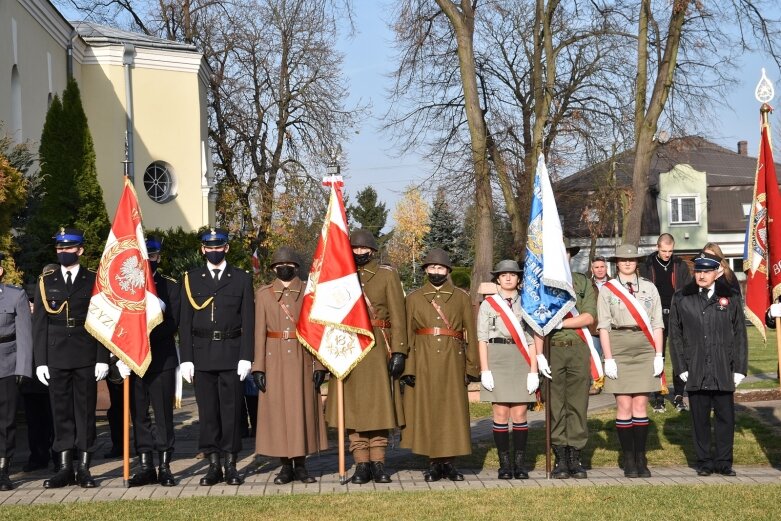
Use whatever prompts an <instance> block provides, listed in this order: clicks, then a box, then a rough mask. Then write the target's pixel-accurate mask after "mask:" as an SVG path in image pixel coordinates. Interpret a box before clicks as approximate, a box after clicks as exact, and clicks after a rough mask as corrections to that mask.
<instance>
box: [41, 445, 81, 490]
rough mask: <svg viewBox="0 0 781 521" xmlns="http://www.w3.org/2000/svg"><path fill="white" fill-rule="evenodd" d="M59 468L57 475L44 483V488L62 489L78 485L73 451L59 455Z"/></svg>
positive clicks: (66, 451) (65, 451)
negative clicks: (74, 473)
mask: <svg viewBox="0 0 781 521" xmlns="http://www.w3.org/2000/svg"><path fill="white" fill-rule="evenodd" d="M57 467H58V470H57V473H56V474H54V476H52V477H51V478H49V479H47V480H46V481H44V482H43V488H62V487H66V486H68V485H75V484H76V478H75V477H74V475H73V449H71V450H64V451H62V452H60V453H59V458H58V459H57Z"/></svg>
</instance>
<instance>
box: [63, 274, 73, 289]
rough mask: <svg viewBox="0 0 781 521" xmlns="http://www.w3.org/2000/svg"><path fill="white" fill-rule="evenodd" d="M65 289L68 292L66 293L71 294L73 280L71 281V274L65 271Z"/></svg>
mask: <svg viewBox="0 0 781 521" xmlns="http://www.w3.org/2000/svg"><path fill="white" fill-rule="evenodd" d="M65 289H67V290H68V293H70V292H71V290H72V289H73V280H71V272H70V271H66V272H65Z"/></svg>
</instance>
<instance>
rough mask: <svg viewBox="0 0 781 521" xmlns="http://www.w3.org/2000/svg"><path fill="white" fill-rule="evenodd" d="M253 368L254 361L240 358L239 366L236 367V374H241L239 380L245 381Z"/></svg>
mask: <svg viewBox="0 0 781 521" xmlns="http://www.w3.org/2000/svg"><path fill="white" fill-rule="evenodd" d="M250 369H252V362H250V361H249V360H239V366H238V367H237V368H236V374H237V375H239V381H241V382H243V381H244V379H245V378H246V377H247V376H248V375H249V372H250Z"/></svg>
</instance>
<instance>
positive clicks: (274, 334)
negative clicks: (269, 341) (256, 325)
mask: <svg viewBox="0 0 781 521" xmlns="http://www.w3.org/2000/svg"><path fill="white" fill-rule="evenodd" d="M266 338H281V339H282V340H296V339H297V337H296V332H295V331H266Z"/></svg>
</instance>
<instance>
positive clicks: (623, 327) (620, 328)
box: [613, 326, 642, 331]
mask: <svg viewBox="0 0 781 521" xmlns="http://www.w3.org/2000/svg"><path fill="white" fill-rule="evenodd" d="M613 329H617V330H619V331H642V329H640V328H639V327H637V326H620V327H614V328H613Z"/></svg>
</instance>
